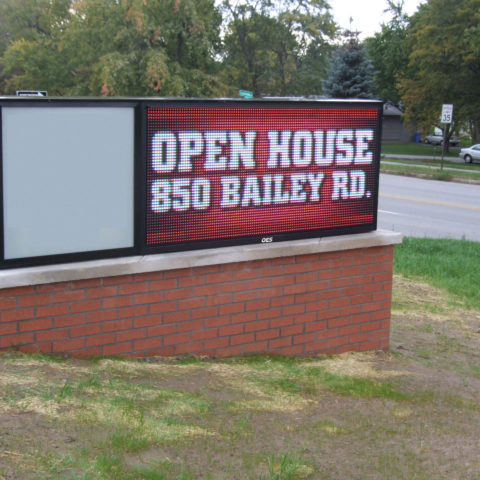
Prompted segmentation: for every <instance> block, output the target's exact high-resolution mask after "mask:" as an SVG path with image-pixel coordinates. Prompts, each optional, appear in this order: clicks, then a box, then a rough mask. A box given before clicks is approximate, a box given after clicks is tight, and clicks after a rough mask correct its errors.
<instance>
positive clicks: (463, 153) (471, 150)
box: [459, 143, 480, 163]
mask: <svg viewBox="0 0 480 480" xmlns="http://www.w3.org/2000/svg"><path fill="white" fill-rule="evenodd" d="M459 155H460V157H461V158H463V160H464V161H465V163H472V162H473V161H474V160H480V143H477V144H476V145H472V146H471V147H468V148H462V149H461V150H460V153H459Z"/></svg>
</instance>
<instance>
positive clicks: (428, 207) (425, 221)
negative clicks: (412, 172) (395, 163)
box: [378, 174, 480, 242]
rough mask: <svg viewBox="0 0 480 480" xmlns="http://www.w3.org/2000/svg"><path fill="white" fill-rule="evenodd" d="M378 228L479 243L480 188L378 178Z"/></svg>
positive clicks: (407, 179) (387, 176) (400, 178)
mask: <svg viewBox="0 0 480 480" xmlns="http://www.w3.org/2000/svg"><path fill="white" fill-rule="evenodd" d="M378 228H382V229H386V230H393V231H396V232H401V233H403V234H404V235H406V236H413V237H430V238H466V239H467V240H474V241H477V242H480V186H479V185H466V184H461V183H453V182H439V181H434V180H423V179H419V178H411V177H401V176H397V175H385V174H381V175H380V196H379V206H378Z"/></svg>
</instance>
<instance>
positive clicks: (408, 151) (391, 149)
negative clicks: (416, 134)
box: [382, 142, 459, 158]
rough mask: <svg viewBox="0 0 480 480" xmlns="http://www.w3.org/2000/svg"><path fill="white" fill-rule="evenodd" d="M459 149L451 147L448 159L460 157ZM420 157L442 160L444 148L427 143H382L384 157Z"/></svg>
mask: <svg viewBox="0 0 480 480" xmlns="http://www.w3.org/2000/svg"><path fill="white" fill-rule="evenodd" d="M458 152H459V148H454V147H450V152H448V153H447V155H446V156H448V157H458ZM388 154H394V155H420V156H424V155H427V156H435V157H437V158H441V156H442V147H441V146H436V147H434V146H433V145H428V144H425V143H413V142H412V143H382V155H387V156H388Z"/></svg>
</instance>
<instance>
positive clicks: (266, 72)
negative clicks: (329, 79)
mask: <svg viewBox="0 0 480 480" xmlns="http://www.w3.org/2000/svg"><path fill="white" fill-rule="evenodd" d="M223 11H224V14H225V16H226V18H227V22H228V24H227V27H226V35H225V39H224V59H223V66H224V70H223V72H222V78H223V79H224V81H225V83H228V84H229V85H231V86H235V88H236V89H248V90H251V91H253V92H254V95H255V96H260V95H308V94H319V93H320V89H321V81H320V80H321V76H322V73H323V72H324V70H325V67H326V58H327V56H328V53H329V51H330V47H329V45H328V43H327V40H328V39H332V38H333V37H334V34H335V26H334V23H333V20H332V17H331V15H330V13H329V11H328V4H327V3H326V2H325V0H307V1H300V0H284V1H277V2H272V1H270V0H260V1H258V2H251V1H244V2H232V1H231V0H225V1H224V3H223Z"/></svg>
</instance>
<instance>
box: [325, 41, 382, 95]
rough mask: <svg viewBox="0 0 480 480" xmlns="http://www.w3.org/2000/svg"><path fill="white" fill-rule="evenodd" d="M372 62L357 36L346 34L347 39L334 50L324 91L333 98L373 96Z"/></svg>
mask: <svg viewBox="0 0 480 480" xmlns="http://www.w3.org/2000/svg"><path fill="white" fill-rule="evenodd" d="M373 75H374V71H373V64H372V62H371V60H370V59H369V58H368V56H367V52H366V50H365V49H364V47H363V46H362V45H361V44H360V43H359V41H358V38H356V37H355V35H353V34H348V36H347V41H346V42H345V43H344V44H343V45H342V46H341V47H340V48H338V50H337V51H336V52H335V54H334V56H333V60H332V63H331V65H330V70H329V73H328V78H327V79H326V81H325V82H324V85H323V89H324V93H325V94H326V95H328V96H330V97H333V98H373V97H374V82H373Z"/></svg>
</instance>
